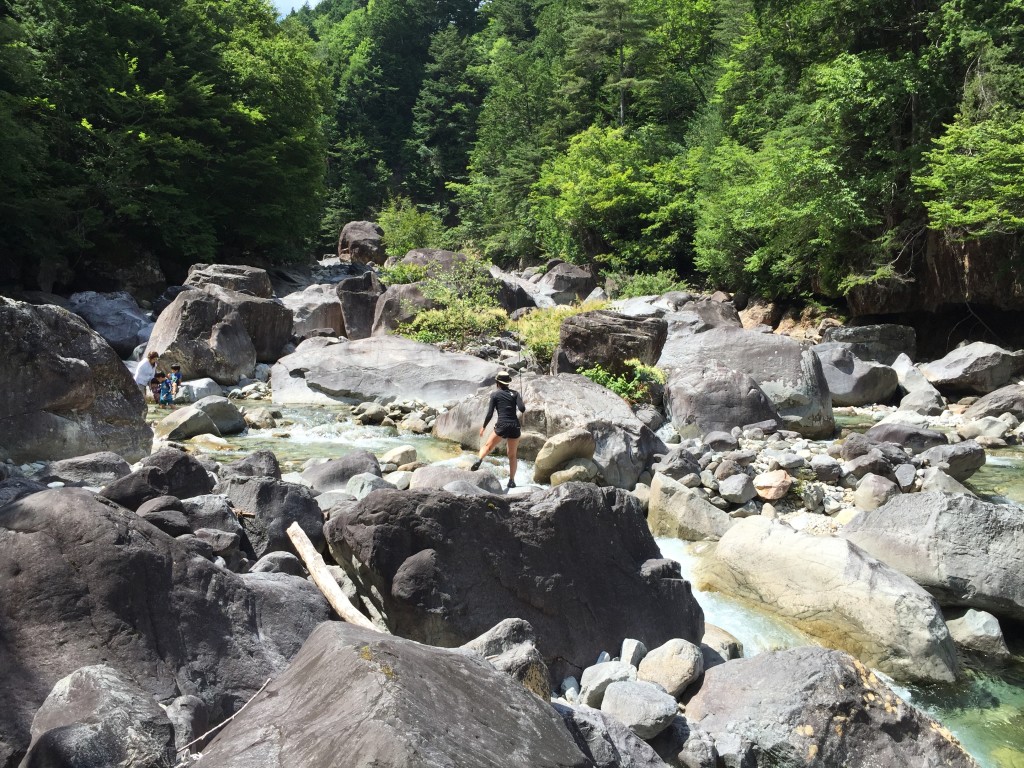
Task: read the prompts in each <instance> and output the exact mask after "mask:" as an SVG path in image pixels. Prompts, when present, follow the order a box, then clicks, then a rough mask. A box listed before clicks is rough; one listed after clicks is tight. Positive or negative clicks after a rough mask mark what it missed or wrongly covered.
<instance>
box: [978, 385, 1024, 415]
mask: <svg viewBox="0 0 1024 768" xmlns="http://www.w3.org/2000/svg"><path fill="white" fill-rule="evenodd" d="M1004 413H1012V414H1013V415H1014V416H1015V417H1016V418H1017V420H1018V421H1021V420H1024V385H1021V384H1007V385H1006V386H1005V387H1000V388H999V389H997V390H995V391H994V392H989V393H988V394H987V395H985V396H984V397H979V398H978V399H977V401H975V403H974V404H973V405H972V406H971V407H970V408H968V409H967V410H966V411H964V419H965V420H968V421H970V420H974V419H982V418H984V417H986V416H1001V415H1002V414H1004Z"/></svg>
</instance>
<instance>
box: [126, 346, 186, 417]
mask: <svg viewBox="0 0 1024 768" xmlns="http://www.w3.org/2000/svg"><path fill="white" fill-rule="evenodd" d="M159 360H160V355H158V354H157V353H156V352H155V351H150V353H149V354H148V355H146V359H145V360H143V361H141V362H140V363H139V366H138V368H136V369H135V383H136V384H137V385H138V386H139V390H140V391H141V392H142V396H143V398H145V397H146V390H149V392H150V393H151V394H152V396H153V402H154V403H156V404H157V405H158V406H160V407H161V408H173V407H174V398H175V397H176V396H177V394H178V391H179V390H180V389H181V366H180V365H172V366H171V372H170V373H166V372H164V371H161V370H159V369H158V368H157V367H156V364H157V363H158V362H159Z"/></svg>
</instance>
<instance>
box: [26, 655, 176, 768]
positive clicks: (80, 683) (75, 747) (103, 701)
mask: <svg viewBox="0 0 1024 768" xmlns="http://www.w3.org/2000/svg"><path fill="white" fill-rule="evenodd" d="M174 763H175V754H174V727H173V726H172V725H171V721H170V720H169V719H168V717H167V714H166V713H165V712H164V710H163V709H162V708H161V707H160V705H159V704H157V703H156V702H155V701H154V700H153V697H152V696H150V695H148V694H147V693H146V691H144V690H142V689H141V688H140V687H139V686H138V685H137V684H135V683H134V682H132V681H131V680H130V679H129V678H128V677H127V676H125V675H123V674H121V673H120V672H118V671H117V670H116V669H114V668H113V667H109V666H107V665H106V664H96V665H94V666H87V667H82V668H81V669H77V670H75V671H74V672H72V673H71V674H70V675H68V676H67V677H65V678H63V679H61V680H59V681H57V684H56V685H55V686H54V688H53V690H52V691H50V695H49V696H47V697H46V700H45V701H44V702H43V706H42V707H40V708H39V711H38V712H36V715H35V717H34V718H33V719H32V744H31V745H30V746H29V750H28V755H27V756H26V757H25V762H23V763H22V765H24V766H26V768H28V766H32V767H33V768H35V767H36V766H38V768H49V767H50V766H53V767H54V768H56V766H97V767H98V766H101V765H109V766H114V765H124V766H140V768H141V767H142V766H147V767H151V768H158V767H159V768H170V767H171V766H172V765H174Z"/></svg>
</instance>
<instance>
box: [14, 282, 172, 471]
mask: <svg viewBox="0 0 1024 768" xmlns="http://www.w3.org/2000/svg"><path fill="white" fill-rule="evenodd" d="M0 360H3V364H2V365H0V391H2V392H3V397H0V458H10V459H13V460H14V461H36V460H40V459H42V460H55V459H68V458H73V457H75V456H82V455H84V454H88V453H95V452H97V451H113V452H114V453H117V454H119V455H121V456H122V457H124V458H125V459H127V460H128V461H137V460H138V459H140V458H142V457H143V456H144V455H146V454H147V453H149V448H150V445H151V443H152V440H153V432H152V430H151V429H150V428H149V426H148V425H147V424H146V420H145V414H146V404H145V400H143V397H142V394H141V393H140V392H139V388H138V387H137V386H136V385H135V382H134V381H132V377H131V374H130V373H129V372H128V369H127V368H125V366H124V364H123V363H122V362H121V360H120V359H119V358H118V356H117V354H116V353H115V352H114V350H113V349H111V348H110V345H109V344H107V342H106V341H104V340H103V339H102V338H101V337H100V336H99V334H97V333H96V332H95V331H93V330H92V329H91V328H89V326H88V325H86V323H85V321H84V320H82V318H80V317H78V316H77V315H75V314H72V313H71V312H68V311H67V310H65V309H61V308H60V307H57V306H53V305H49V304H47V305H42V306H33V305H31V304H23V303H21V302H18V301H12V300H10V299H6V298H3V297H0Z"/></svg>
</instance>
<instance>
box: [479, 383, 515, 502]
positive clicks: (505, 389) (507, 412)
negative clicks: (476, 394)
mask: <svg viewBox="0 0 1024 768" xmlns="http://www.w3.org/2000/svg"><path fill="white" fill-rule="evenodd" d="M494 382H495V384H496V385H497V387H498V389H497V390H496V391H494V392H492V393H491V401H490V402H489V403H488V404H487V415H486V416H484V425H483V426H482V427H480V437H483V436H484V430H485V429H487V422H489V421H490V420H491V416H493V415H494V412H495V411H497V412H498V420H497V421H496V422H495V423H494V432H493V433H492V434H491V436H490V437H489V438H488V439H487V442H486V443H484V445H483V447H482V448H481V449H480V454H479V457H478V458H477V460H476V461H475V462H474V463H473V467H472V469H473V471H474V472H475V471H476V470H478V469H480V465H481V464H482V463H483V460H484V459H485V458H487V454H489V453H490V452H491V451H493V450H494V446H496V445H497V444H498V443H499V442H500V441H501V440H505V441H507V443H508V487H509V488H515V487H516V464H517V463H518V461H517V453H518V451H519V436H520V435H521V434H522V430H521V428H520V425H519V414H517V413H516V410H517V409H518V410H519V412H520V413H526V404H525V403H524V402H523V396H522V395H521V394H519V393H518V392H516V391H515V390H514V389H509V385H510V384H511V383H512V375H511V374H509V373H505V372H502V373H499V374H498V375H497V376H496V377H495V378H494Z"/></svg>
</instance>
